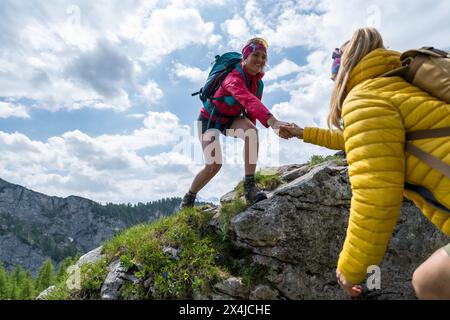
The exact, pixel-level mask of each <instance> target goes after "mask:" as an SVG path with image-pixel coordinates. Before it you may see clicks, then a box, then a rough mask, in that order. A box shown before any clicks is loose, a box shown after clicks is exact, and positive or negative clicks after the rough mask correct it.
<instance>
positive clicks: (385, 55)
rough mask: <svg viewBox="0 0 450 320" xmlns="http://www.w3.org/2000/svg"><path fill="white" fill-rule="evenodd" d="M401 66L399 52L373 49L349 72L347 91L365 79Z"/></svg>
mask: <svg viewBox="0 0 450 320" xmlns="http://www.w3.org/2000/svg"><path fill="white" fill-rule="evenodd" d="M401 66H402V64H401V62H400V52H397V51H392V50H386V49H382V48H380V49H375V50H373V51H371V52H370V53H368V54H367V55H366V56H365V57H364V58H362V60H361V61H360V62H359V63H358V64H357V65H356V67H355V68H354V69H353V71H352V72H351V74H350V77H349V80H348V83H347V92H350V91H351V90H352V89H353V88H354V87H356V86H357V85H358V84H360V83H362V82H364V81H366V80H369V79H374V78H376V77H378V76H380V75H382V74H384V73H386V72H389V71H391V70H394V69H397V68H399V67H401Z"/></svg>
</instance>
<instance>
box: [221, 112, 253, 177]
mask: <svg viewBox="0 0 450 320" xmlns="http://www.w3.org/2000/svg"><path fill="white" fill-rule="evenodd" d="M227 135H228V136H232V137H238V138H241V139H242V140H244V163H245V175H246V176H249V175H254V174H255V171H256V163H257V161H258V151H259V138H258V129H257V128H256V127H255V125H254V124H253V123H252V122H251V121H250V120H248V119H247V118H243V117H239V118H236V119H235V120H234V121H233V124H232V125H231V127H230V130H228V131H227Z"/></svg>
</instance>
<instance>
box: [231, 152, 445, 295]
mask: <svg viewBox="0 0 450 320" xmlns="http://www.w3.org/2000/svg"><path fill="white" fill-rule="evenodd" d="M284 169H285V172H284V173H283V176H284V177H289V182H287V183H285V184H283V185H282V186H280V187H279V188H278V189H277V190H275V191H274V192H273V193H272V194H271V197H270V198H269V199H268V200H265V201H262V202H260V203H258V204H256V205H254V206H253V207H251V208H249V209H247V210H246V211H244V212H242V213H240V214H238V215H237V216H235V217H234V218H233V219H232V220H231V224H230V225H231V228H232V231H233V233H234V236H235V240H234V242H235V244H236V245H237V246H239V247H242V248H247V249H250V250H251V251H252V252H253V260H254V262H255V263H258V264H262V265H265V266H267V267H269V268H270V269H271V270H273V272H272V273H271V275H269V276H267V280H268V281H269V283H270V284H271V285H272V286H273V287H274V288H275V289H276V290H277V291H278V292H279V295H280V296H281V297H284V298H287V299H343V298H345V297H344V296H343V294H342V291H341V290H340V288H339V287H338V285H337V283H336V280H335V268H336V263H337V260H338V255H339V253H340V250H341V248H342V245H343V241H344V237H345V232H346V227H347V223H348V215H349V205H350V199H351V189H350V185H349V181H348V174H347V167H346V166H345V162H341V161H337V162H336V161H334V162H328V163H325V164H322V165H320V166H318V167H315V168H313V169H310V168H308V167H306V166H305V167H302V168H298V167H292V168H291V169H289V168H288V169H287V170H286V168H284ZM299 173H300V174H299ZM297 174H299V175H298V176H297ZM448 241H449V240H448V238H447V237H446V236H445V235H443V234H442V233H440V232H439V231H438V230H437V229H436V228H435V227H434V226H433V225H432V224H431V223H430V222H429V221H428V220H426V218H425V217H424V216H423V215H422V214H421V212H420V211H419V210H418V209H417V208H416V207H415V206H414V205H413V204H411V203H410V202H406V201H405V203H404V205H403V207H402V209H401V215H400V218H399V221H398V224H397V226H396V228H395V231H394V234H393V238H392V240H391V242H390V245H389V248H388V251H387V253H386V255H385V258H384V260H383V263H382V265H381V289H380V290H374V291H370V290H367V288H366V290H365V292H366V293H365V295H364V296H363V297H362V298H363V299H414V298H415V295H414V291H413V289H412V286H411V277H412V274H413V271H414V269H415V268H416V267H417V266H418V265H419V264H420V263H421V262H423V261H424V260H425V259H426V258H427V257H428V256H430V255H431V254H432V253H433V252H434V251H435V250H437V249H438V248H440V247H441V246H443V245H444V244H446V243H447V242H448Z"/></svg>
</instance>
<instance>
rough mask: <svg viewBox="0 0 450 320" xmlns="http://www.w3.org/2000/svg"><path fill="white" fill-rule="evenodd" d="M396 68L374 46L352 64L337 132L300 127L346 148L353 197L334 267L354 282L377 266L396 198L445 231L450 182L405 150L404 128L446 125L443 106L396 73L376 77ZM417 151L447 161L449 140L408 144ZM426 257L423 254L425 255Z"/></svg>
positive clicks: (312, 139)
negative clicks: (416, 189)
mask: <svg viewBox="0 0 450 320" xmlns="http://www.w3.org/2000/svg"><path fill="white" fill-rule="evenodd" d="M398 66H400V54H399V53H398V52H394V51H389V50H385V49H377V50H374V51H372V52H371V53H369V54H368V55H366V56H365V57H364V58H363V59H362V60H361V61H360V63H359V64H358V65H357V66H356V67H355V68H354V70H353V71H352V74H351V76H350V79H349V82H348V85H347V92H349V94H348V95H347V98H346V99H345V101H344V104H343V109H342V116H343V120H344V132H343V136H342V134H341V135H340V134H339V132H336V131H329V130H325V129H317V128H305V131H304V141H305V142H309V143H313V144H318V145H321V146H325V147H328V148H331V149H342V148H343V147H345V152H346V154H347V161H348V165H349V177H350V183H351V186H352V193H353V197H352V200H351V208H350V220H349V226H348V229H347V237H346V239H345V243H344V247H343V249H342V252H341V254H340V257H339V262H338V269H339V270H340V271H341V272H342V273H343V274H344V276H345V277H346V279H347V280H349V281H350V282H352V283H355V284H356V283H360V282H361V281H362V280H363V279H364V278H365V277H366V275H367V273H366V271H367V267H368V266H370V265H379V263H380V262H381V260H382V259H383V256H384V253H385V251H386V248H387V245H388V242H389V240H390V239H391V236H392V232H393V229H394V226H395V224H396V223H397V219H398V216H399V212H400V207H401V205H402V201H403V196H405V197H406V198H408V199H410V200H412V201H413V202H414V203H415V205H416V206H417V207H419V208H420V209H421V211H422V212H423V213H424V215H425V216H426V217H427V218H428V219H429V220H431V221H432V222H433V223H434V224H435V225H436V226H437V227H438V228H439V229H440V230H442V231H443V232H444V233H445V234H446V235H448V236H450V214H449V213H448V212H446V211H448V210H445V208H447V209H448V208H450V179H448V178H447V177H445V176H444V175H443V174H441V173H440V172H438V171H436V170H434V169H432V168H431V167H429V166H428V165H427V164H426V163H424V162H422V161H420V160H419V159H417V158H416V157H414V156H412V155H410V154H408V153H405V151H404V147H405V133H407V132H412V131H418V130H425V129H437V128H444V127H450V105H449V104H446V103H444V102H442V101H439V100H437V99H435V98H433V97H431V96H430V95H428V94H427V93H425V92H424V91H422V90H420V89H418V88H416V87H415V86H413V85H411V84H409V83H408V82H406V81H405V80H403V79H402V78H400V77H391V78H377V77H378V76H379V75H381V74H383V73H385V72H387V71H390V70H392V69H395V68H396V67H398ZM413 144H414V145H416V146H418V147H419V148H421V149H422V150H424V151H426V152H428V153H431V154H432V155H434V156H435V157H437V158H439V159H441V160H442V161H444V162H445V163H448V164H450V137H444V138H433V139H424V140H417V141H413ZM405 182H406V183H408V184H410V185H414V186H420V187H423V188H425V189H427V190H428V191H430V192H431V193H432V195H433V196H434V198H435V199H436V200H437V201H438V202H439V203H440V204H441V205H443V207H445V208H443V209H442V210H440V209H438V207H436V206H434V205H431V204H430V203H429V202H427V201H426V200H425V199H424V198H423V197H422V196H421V195H419V193H416V192H413V191H410V190H406V189H405V188H404V186H405ZM424 258H425V257H424Z"/></svg>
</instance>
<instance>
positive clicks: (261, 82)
mask: <svg viewBox="0 0 450 320" xmlns="http://www.w3.org/2000/svg"><path fill="white" fill-rule="evenodd" d="M263 90H264V82H263V81H262V79H259V80H258V91H257V92H256V96H257V97H261V96H262V93H263Z"/></svg>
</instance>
